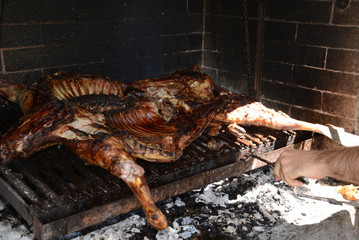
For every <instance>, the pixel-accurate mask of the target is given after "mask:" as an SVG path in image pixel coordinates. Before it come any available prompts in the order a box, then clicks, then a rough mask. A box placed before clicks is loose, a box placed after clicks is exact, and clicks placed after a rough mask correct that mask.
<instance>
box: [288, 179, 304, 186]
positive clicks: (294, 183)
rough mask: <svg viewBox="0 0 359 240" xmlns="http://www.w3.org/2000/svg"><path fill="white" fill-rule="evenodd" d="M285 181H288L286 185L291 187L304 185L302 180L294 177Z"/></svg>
mask: <svg viewBox="0 0 359 240" xmlns="http://www.w3.org/2000/svg"><path fill="white" fill-rule="evenodd" d="M287 183H288V185H290V186H292V187H301V186H303V185H304V183H303V182H301V181H299V180H296V179H294V180H291V181H288V182H287Z"/></svg>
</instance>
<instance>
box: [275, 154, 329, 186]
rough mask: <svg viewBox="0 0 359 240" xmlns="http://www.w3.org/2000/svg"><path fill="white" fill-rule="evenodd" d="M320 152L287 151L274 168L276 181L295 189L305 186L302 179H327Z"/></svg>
mask: <svg viewBox="0 0 359 240" xmlns="http://www.w3.org/2000/svg"><path fill="white" fill-rule="evenodd" d="M318 153H319V152H318V151H304V150H294V149H290V150H285V151H283V152H282V153H281V155H280V156H279V158H278V159H277V161H276V164H275V167H274V177H275V179H276V180H283V181H285V182H287V183H288V184H289V185H291V186H293V187H300V186H302V185H303V184H304V182H303V181H301V179H300V178H302V177H308V178H312V179H320V178H323V177H325V174H324V172H325V171H323V170H324V169H323V168H322V166H321V164H320V162H319V161H318V160H319V159H318V157H319V154H318Z"/></svg>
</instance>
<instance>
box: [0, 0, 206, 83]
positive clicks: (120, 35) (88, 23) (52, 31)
mask: <svg viewBox="0 0 359 240" xmlns="http://www.w3.org/2000/svg"><path fill="white" fill-rule="evenodd" d="M1 3H2V6H1V12H0V13H1V25H0V27H1V28H0V34H1V35H0V57H1V58H0V59H1V75H0V76H1V77H3V78H6V79H8V80H10V81H13V82H26V83H31V82H32V81H34V80H35V79H39V78H40V77H42V76H44V74H47V73H52V72H54V71H59V70H65V71H74V72H78V73H92V74H104V75H108V76H111V77H113V78H115V79H118V80H122V81H132V80H134V79H138V78H143V77H156V76H160V75H164V74H167V73H169V72H172V71H174V70H178V69H181V68H186V67H189V66H191V65H193V64H201V61H202V59H201V57H202V53H201V52H202V32H203V31H202V28H203V1H197V0H171V1H166V0H153V1H145V0H107V1H98V0H95V1H84V0H79V1H69V0H62V1H56V0H46V1H41V0H17V1H1Z"/></svg>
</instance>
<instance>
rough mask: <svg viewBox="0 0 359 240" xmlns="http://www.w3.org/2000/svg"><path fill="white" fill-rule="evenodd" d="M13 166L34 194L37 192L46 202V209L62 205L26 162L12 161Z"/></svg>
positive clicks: (60, 200) (59, 199) (57, 196)
mask: <svg viewBox="0 0 359 240" xmlns="http://www.w3.org/2000/svg"><path fill="white" fill-rule="evenodd" d="M14 164H15V166H16V168H17V169H18V170H19V172H21V173H22V174H23V175H24V176H25V177H26V178H27V179H28V180H29V182H30V183H31V184H32V185H33V190H34V191H35V192H39V195H41V196H42V197H43V198H44V199H45V200H46V203H47V204H46V206H47V208H48V209H50V208H53V207H55V206H60V205H62V199H61V197H60V196H59V195H58V194H57V193H56V192H55V191H53V190H52V189H51V188H50V187H49V186H48V185H47V183H45V182H44V181H43V180H42V179H41V178H40V177H39V176H38V175H37V171H36V170H35V169H34V168H33V166H31V165H30V164H28V162H27V161H23V162H21V163H20V162H18V161H14Z"/></svg>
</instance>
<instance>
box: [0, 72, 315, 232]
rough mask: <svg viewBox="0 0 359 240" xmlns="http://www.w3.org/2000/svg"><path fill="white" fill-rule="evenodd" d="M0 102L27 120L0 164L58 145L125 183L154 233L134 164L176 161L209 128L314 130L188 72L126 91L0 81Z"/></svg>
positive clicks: (98, 83)
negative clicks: (16, 109) (18, 109)
mask: <svg viewBox="0 0 359 240" xmlns="http://www.w3.org/2000/svg"><path fill="white" fill-rule="evenodd" d="M0 96H2V97H4V98H6V99H8V100H10V101H13V102H15V103H18V104H19V105H20V106H21V108H22V110H23V113H24V115H23V117H22V118H21V119H20V121H19V122H18V123H17V124H16V125H14V126H13V127H12V128H11V129H10V130H9V131H8V132H7V133H5V134H4V135H3V136H2V137H1V140H0V161H1V163H7V162H8V161H10V160H11V159H13V158H16V157H28V156H29V155H31V154H32V153H34V152H36V151H39V150H40V149H43V148H46V147H48V146H51V145H54V144H58V143H62V144H64V145H66V146H68V147H69V148H70V149H71V150H72V151H73V152H74V153H76V154H77V155H78V156H80V157H81V158H82V159H83V160H84V161H85V162H87V163H89V164H93V165H97V166H100V167H102V168H105V169H107V170H108V171H109V172H110V173H111V174H113V175H115V176H117V177H119V178H121V179H123V181H124V182H125V183H126V184H127V185H128V186H129V188H130V189H131V190H132V191H133V193H134V195H135V196H136V198H137V199H138V201H139V202H140V204H141V206H142V208H143V210H144V212H145V215H146V217H147V220H148V222H149V224H151V225H152V226H153V227H154V228H156V229H164V228H166V227H167V220H166V217H165V215H164V214H163V213H162V212H161V211H160V210H159V209H158V208H157V207H156V205H155V204H154V202H153V200H152V198H151V195H150V191H149V187H148V185H147V183H146V179H145V176H144V169H142V167H140V166H139V165H137V164H136V158H141V159H144V160H147V161H152V162H172V161H175V160H177V159H178V158H179V157H180V156H181V155H182V152H183V149H184V148H186V147H187V146H188V145H189V144H190V143H191V142H192V141H193V140H195V139H196V138H197V137H198V136H200V135H201V133H202V132H203V131H204V130H205V129H206V128H207V127H208V128H209V129H210V132H211V134H216V132H218V131H219V129H220V126H221V124H223V123H225V124H238V125H257V126H265V127H270V128H275V129H300V130H310V131H318V129H317V128H316V124H311V123H307V122H303V121H298V120H295V119H292V118H290V117H289V116H287V115H285V114H284V113H280V112H276V111H274V110H271V109H268V108H266V107H265V106H263V105H262V104H261V103H260V102H258V101H256V100H255V99H253V98H251V97H249V96H247V95H244V94H234V93H232V92H229V91H224V90H223V91H222V90H215V88H214V85H213V83H212V81H211V79H210V78H209V77H208V76H207V75H205V74H202V73H199V72H193V71H186V72H176V73H174V74H171V75H169V76H166V77H163V78H155V79H143V80H139V81H136V82H133V83H129V84H124V83H121V82H118V81H114V80H111V79H109V78H107V77H103V76H93V75H79V74H72V73H63V72H59V73H55V74H53V75H51V76H47V77H46V78H45V79H44V80H42V81H41V82H39V83H38V84H36V85H34V86H31V87H27V86H22V85H11V84H8V83H6V82H4V81H0ZM231 126H232V127H230V128H229V129H235V130H233V131H236V134H238V127H236V128H233V126H235V125H231Z"/></svg>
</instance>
